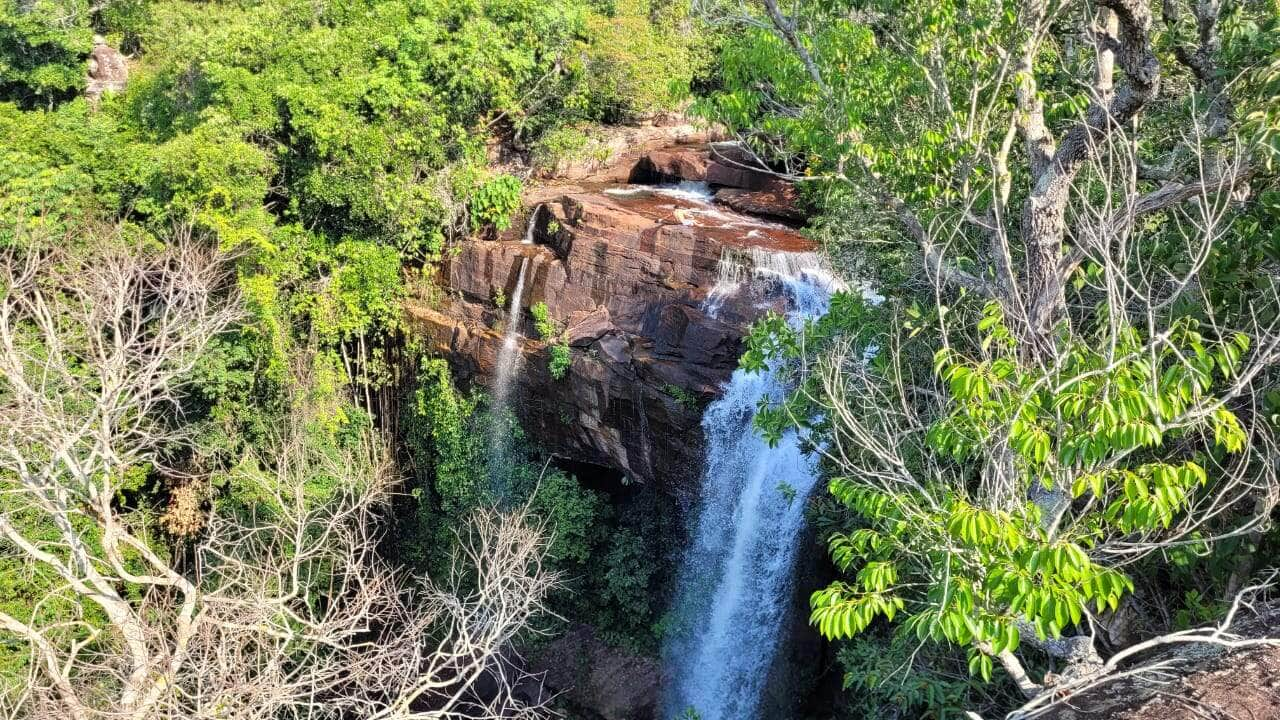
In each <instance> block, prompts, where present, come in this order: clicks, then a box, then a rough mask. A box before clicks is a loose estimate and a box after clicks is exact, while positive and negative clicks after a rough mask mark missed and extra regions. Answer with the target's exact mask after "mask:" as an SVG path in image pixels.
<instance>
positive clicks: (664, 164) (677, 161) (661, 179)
mask: <svg viewBox="0 0 1280 720" xmlns="http://www.w3.org/2000/svg"><path fill="white" fill-rule="evenodd" d="M707 162H708V161H707V150H706V149H704V148H698V147H675V148H666V149H663V150H654V151H652V152H650V153H647V154H645V155H643V156H641V158H640V159H639V161H638V162H636V164H635V167H633V168H632V169H631V175H630V177H629V178H628V179H629V180H630V182H633V183H644V184H657V183H671V182H681V181H690V182H702V181H704V180H706V179H707Z"/></svg>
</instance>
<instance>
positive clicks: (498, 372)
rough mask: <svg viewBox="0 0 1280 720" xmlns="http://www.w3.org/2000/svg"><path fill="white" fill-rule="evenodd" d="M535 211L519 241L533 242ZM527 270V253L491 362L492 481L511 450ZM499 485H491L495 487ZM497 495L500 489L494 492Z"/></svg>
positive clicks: (500, 475) (499, 475)
mask: <svg viewBox="0 0 1280 720" xmlns="http://www.w3.org/2000/svg"><path fill="white" fill-rule="evenodd" d="M537 219H538V212H537V210H535V211H534V212H533V213H532V214H531V215H530V217H529V224H528V227H527V228H526V229H525V233H524V239H523V240H521V242H522V243H523V244H526V245H531V244H533V231H534V225H535V224H536V223H537ZM528 271H529V258H528V256H525V257H522V258H521V259H520V273H519V275H518V276H517V277H516V287H515V290H513V291H512V293H511V304H510V306H508V309H507V319H506V327H505V328H504V329H503V335H502V347H501V348H500V349H499V350H498V359H497V361H496V362H495V364H494V374H493V391H492V392H493V395H492V398H491V400H490V408H489V411H490V415H491V419H490V426H489V467H490V472H491V475H492V477H493V478H494V480H495V483H497V482H501V481H502V478H503V477H504V475H505V473H506V469H507V467H508V465H509V462H508V461H509V459H510V457H509V456H510V454H511V428H510V426H509V422H510V415H511V412H510V410H511V408H510V405H511V389H512V385H513V383H514V382H515V375H516V371H517V370H518V369H519V365H520V309H521V305H520V303H521V301H522V300H523V299H524V284H525V274H526V273H527V272H528ZM500 489H501V488H500V487H495V488H494V490H495V491H499V490H500ZM496 494H497V495H499V496H501V493H500V492H497V493H496Z"/></svg>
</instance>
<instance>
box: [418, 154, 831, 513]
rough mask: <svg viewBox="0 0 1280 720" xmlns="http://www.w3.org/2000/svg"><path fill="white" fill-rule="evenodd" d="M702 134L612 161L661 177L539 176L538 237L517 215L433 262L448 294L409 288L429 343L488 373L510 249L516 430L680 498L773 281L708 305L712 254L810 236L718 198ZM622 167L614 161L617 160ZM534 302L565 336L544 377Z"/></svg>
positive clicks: (796, 246) (787, 246) (772, 248)
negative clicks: (702, 176)
mask: <svg viewBox="0 0 1280 720" xmlns="http://www.w3.org/2000/svg"><path fill="white" fill-rule="evenodd" d="M706 155H707V151H706V150H705V148H698V147H690V146H677V147H673V148H669V149H663V150H660V151H654V152H649V153H647V154H645V155H644V156H643V158H642V159H641V160H637V161H636V162H635V163H634V164H633V165H631V166H629V167H627V168H624V170H625V172H626V176H627V177H628V178H630V177H632V176H633V175H634V176H636V177H643V178H645V179H650V180H655V179H656V180H667V181H677V180H678V181H680V182H683V183H685V184H684V185H674V186H666V187H653V186H640V185H632V184H624V185H617V184H610V183H606V182H582V183H578V184H568V183H558V184H554V185H551V186H546V187H542V188H535V189H534V190H533V191H532V192H530V193H528V194H527V196H526V203H528V204H529V205H530V206H531V209H532V219H533V223H534V225H533V235H532V237H533V239H534V241H535V242H534V243H532V244H528V243H522V242H520V238H522V237H523V236H524V233H525V228H523V227H518V228H513V229H512V230H511V231H509V232H508V233H506V234H505V235H504V236H503V237H501V238H500V239H498V240H495V241H487V240H474V241H468V242H465V243H463V244H462V245H461V247H460V248H459V249H458V252H457V254H456V255H454V256H452V257H450V258H449V259H448V260H447V261H446V262H445V263H444V264H443V266H442V270H441V277H440V278H439V281H440V284H441V285H442V286H444V287H445V288H446V289H447V292H446V293H444V294H445V295H446V298H445V299H444V300H443V301H441V302H438V303H435V304H433V305H430V306H429V305H426V304H420V303H411V304H410V307H409V314H410V316H411V317H412V318H413V319H414V320H415V322H416V324H417V326H418V328H419V332H420V333H421V334H422V335H423V336H424V337H425V338H426V339H427V341H428V343H429V345H430V347H431V348H432V349H433V350H434V351H436V352H437V353H440V354H442V355H444V356H445V357H447V358H448V359H449V360H450V361H451V364H452V365H453V367H454V369H455V372H456V373H457V374H458V375H459V376H460V377H461V378H462V379H464V380H466V381H470V382H472V383H480V384H481V385H486V386H487V384H488V383H489V381H490V380H491V378H492V374H493V370H494V365H495V361H496V358H497V354H498V350H499V347H500V345H501V341H502V338H501V328H502V327H503V323H505V322H508V321H509V320H510V319H509V318H507V317H506V316H507V315H508V312H507V311H506V310H504V309H502V308H498V307H497V306H496V305H495V303H494V298H495V296H498V297H499V298H501V297H506V298H509V297H511V294H512V290H513V289H514V286H515V283H516V280H517V276H518V274H519V270H520V265H521V262H522V259H523V258H525V257H527V258H529V259H530V267H529V269H528V273H529V275H528V279H527V282H528V290H527V292H526V298H525V301H524V302H523V303H522V305H523V307H522V308H521V309H520V311H519V312H518V313H517V314H516V317H515V319H514V321H516V322H519V323H521V331H522V335H523V338H522V340H521V347H520V350H521V353H522V355H523V363H522V366H521V368H520V371H519V374H518V379H517V386H516V387H517V389H516V391H515V392H514V393H513V397H514V398H515V405H516V406H517V408H518V414H519V416H520V419H521V421H522V424H523V427H524V428H525V430H526V432H527V433H528V434H529V435H530V436H531V437H533V438H534V439H535V440H536V441H538V442H539V443H540V444H541V445H542V446H544V447H545V448H546V449H547V450H549V451H551V452H555V453H557V454H558V455H560V456H562V457H564V458H568V459H572V460H574V461H578V462H586V463H591V464H595V465H600V466H604V467H608V468H612V469H616V470H619V471H621V472H623V473H624V474H626V475H627V476H628V477H629V478H630V479H632V480H634V481H639V482H652V483H658V484H659V488H660V489H661V490H662V491H663V492H665V493H669V494H673V495H675V496H677V497H680V498H681V499H691V498H692V497H693V496H694V494H696V492H697V488H698V484H699V478H700V475H701V466H702V456H703V453H702V451H703V447H702V442H703V440H702V432H701V427H700V422H701V417H702V408H703V407H704V406H705V405H706V403H707V402H709V401H710V400H711V399H712V398H713V397H715V396H716V394H717V393H718V392H719V389H720V386H721V384H722V383H724V382H725V381H726V380H727V379H728V378H729V376H730V375H731V374H732V372H733V370H734V368H735V367H736V365H737V360H738V356H739V354H740V353H741V347H742V336H743V334H744V332H745V331H746V328H747V327H748V325H749V324H750V323H751V322H752V321H753V320H754V319H756V318H758V317H760V316H761V315H762V314H763V313H764V312H766V311H767V310H769V309H770V308H776V307H780V304H779V303H780V302H781V299H782V298H781V296H780V294H779V293H778V292H777V289H772V290H771V288H770V287H769V284H768V283H752V284H751V286H750V287H747V286H743V289H742V290H741V291H739V292H736V293H728V294H726V296H725V297H724V298H723V302H722V303H720V307H719V309H718V312H716V313H714V316H713V314H712V313H710V312H709V311H708V309H707V307H706V301H707V298H708V296H709V295H711V293H712V291H713V290H714V289H715V288H716V286H717V283H719V282H721V281H722V279H723V278H722V277H721V276H722V273H723V267H722V265H723V263H722V261H723V260H724V258H726V257H728V256H735V254H736V256H740V257H741V260H740V261H741V262H742V263H747V264H749V263H750V262H752V260H751V257H752V254H753V253H754V254H760V253H773V254H776V253H804V252H810V251H812V250H813V249H814V248H813V245H812V244H811V243H810V242H809V241H808V240H807V239H805V238H804V237H803V236H801V235H800V234H799V233H798V232H797V231H795V230H794V229H792V228H790V227H788V226H786V225H782V224H779V223H777V222H776V221H774V220H772V219H766V218H760V217H755V216H751V215H747V214H744V213H739V212H736V211H734V210H732V209H729V208H725V207H723V206H720V205H718V204H716V203H714V202H713V201H712V199H711V191H710V190H709V189H708V188H706V187H705V186H696V185H689V184H688V183H689V180H688V177H686V175H688V176H692V177H697V175H698V173H700V172H701V167H702V166H701V165H700V163H701V161H702V159H704V158H705V157H706ZM618 172H619V173H622V172H623V170H619V171H618ZM535 303H545V304H546V305H547V308H548V310H549V314H550V316H551V317H552V318H554V319H555V320H556V321H557V322H559V323H560V324H562V325H563V326H564V327H565V332H566V337H567V340H568V342H569V345H570V347H571V348H572V353H571V355H572V363H571V366H570V368H569V371H568V373H567V375H566V376H565V377H564V378H562V379H559V380H557V379H553V378H552V377H551V376H550V373H549V371H548V369H547V360H548V352H549V351H548V347H547V343H546V342H545V341H543V340H540V339H536V338H537V334H536V332H535V330H534V328H533V324H532V319H531V316H530V313H529V307H531V306H532V305H533V304H535Z"/></svg>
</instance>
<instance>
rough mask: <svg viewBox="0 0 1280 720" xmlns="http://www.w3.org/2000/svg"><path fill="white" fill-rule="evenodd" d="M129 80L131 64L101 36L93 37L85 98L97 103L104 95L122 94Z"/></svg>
mask: <svg viewBox="0 0 1280 720" xmlns="http://www.w3.org/2000/svg"><path fill="white" fill-rule="evenodd" d="M128 79H129V64H128V61H127V60H126V59H125V56H124V55H122V54H121V53H120V51H119V50H116V49H115V48H113V47H111V46H110V45H108V44H107V41H106V40H105V39H104V38H103V37H102V36H101V35H94V36H93V50H92V51H91V52H90V53H89V73H88V78H87V79H86V82H85V91H84V93H85V97H87V98H89V100H90V101H92V102H96V101H97V100H98V98H100V97H102V95H103V93H107V92H121V91H123V90H124V87H125V82H127V81H128Z"/></svg>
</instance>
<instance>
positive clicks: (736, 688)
mask: <svg viewBox="0 0 1280 720" xmlns="http://www.w3.org/2000/svg"><path fill="white" fill-rule="evenodd" d="M721 271H722V273H721V280H722V283H721V284H722V285H723V287H720V286H718V289H719V290H720V299H723V296H724V295H726V294H728V293H730V292H732V291H733V287H737V286H738V285H740V284H741V283H742V282H744V281H748V280H755V279H766V280H768V281H779V282H781V283H783V285H784V288H785V291H786V294H787V298H788V310H789V312H788V319H789V322H791V323H792V324H793V325H796V324H798V323H801V322H803V321H804V320H805V319H806V318H813V317H817V316H819V315H821V314H823V313H824V312H826V309H827V307H828V305H829V302H830V298H831V293H832V292H833V291H835V290H836V289H839V288H841V287H843V286H842V285H840V284H839V283H838V281H836V280H835V278H834V276H833V275H832V274H831V273H830V272H829V271H827V270H826V269H825V264H824V263H822V262H821V258H820V257H819V256H818V255H816V254H813V253H768V252H765V251H755V252H752V251H746V252H745V255H744V256H743V257H728V256H726V258H725V259H724V260H723V261H722V263H721ZM731 286H732V287H731ZM715 303H716V296H715V293H713V296H712V297H710V298H708V304H707V310H708V312H711V313H714V312H715V310H716V307H717V306H716V304H715ZM779 370H780V367H771V368H769V369H768V370H765V371H763V372H760V373H747V372H745V371H743V370H737V371H735V372H734V374H733V377H732V378H731V379H730V381H729V383H728V385H727V386H726V388H725V392H724V395H723V396H722V397H721V398H720V399H718V400H716V401H715V402H713V403H712V404H711V405H710V406H708V407H707V411H706V414H705V415H704V417H703V420H702V428H703V432H704V433H705V434H706V437H707V463H706V468H705V473H704V475H703V489H702V497H701V498H700V505H699V509H698V515H697V524H696V526H695V528H694V531H693V536H692V545H691V546H690V547H689V549H688V550H687V551H686V552H685V556H684V559H683V568H682V571H681V576H680V583H679V587H678V599H677V604H676V612H675V615H676V617H677V618H678V620H677V629H676V631H675V632H674V633H673V637H672V638H671V639H670V640H669V641H668V643H667V647H666V656H667V665H668V671H669V672H670V678H671V685H670V687H669V688H668V692H667V698H666V714H665V717H664V720H666V718H673V717H677V716H680V715H681V714H682V713H684V712H685V711H686V710H689V709H693V710H694V711H696V712H697V714H698V717H700V718H701V720H755V719H756V718H757V717H758V716H759V711H760V707H759V706H760V702H761V697H762V694H763V691H764V684H765V681H766V679H767V676H768V673H769V669H770V666H771V665H772V664H773V658H774V655H775V654H776V652H777V649H778V643H779V637H780V635H781V633H782V632H783V627H784V625H785V624H786V623H785V620H786V612H787V606H788V605H789V603H790V601H791V592H792V588H791V584H792V571H793V565H794V564H795V557H796V552H797V549H798V547H797V546H798V545H799V543H800V535H801V532H802V531H803V529H804V507H805V502H806V500H807V498H808V497H809V493H810V492H811V491H812V490H813V487H814V484H815V483H816V480H817V466H816V458H815V457H814V456H813V455H811V454H806V453H805V452H804V451H803V450H802V449H801V439H800V438H799V437H798V436H797V435H796V434H795V433H794V432H788V433H787V434H785V435H783V437H782V439H781V441H780V442H779V443H778V444H777V445H776V446H774V447H770V446H769V444H768V443H767V442H766V441H765V440H764V438H763V437H761V436H760V434H759V433H758V432H757V431H756V429H755V428H754V426H753V425H752V418H753V416H754V414H755V410H756V408H757V406H758V405H759V403H760V402H761V400H764V399H766V398H768V399H772V400H780V399H782V398H783V397H784V396H785V394H786V392H787V388H786V387H785V386H784V384H783V382H782V377H781V373H780V372H779Z"/></svg>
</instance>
